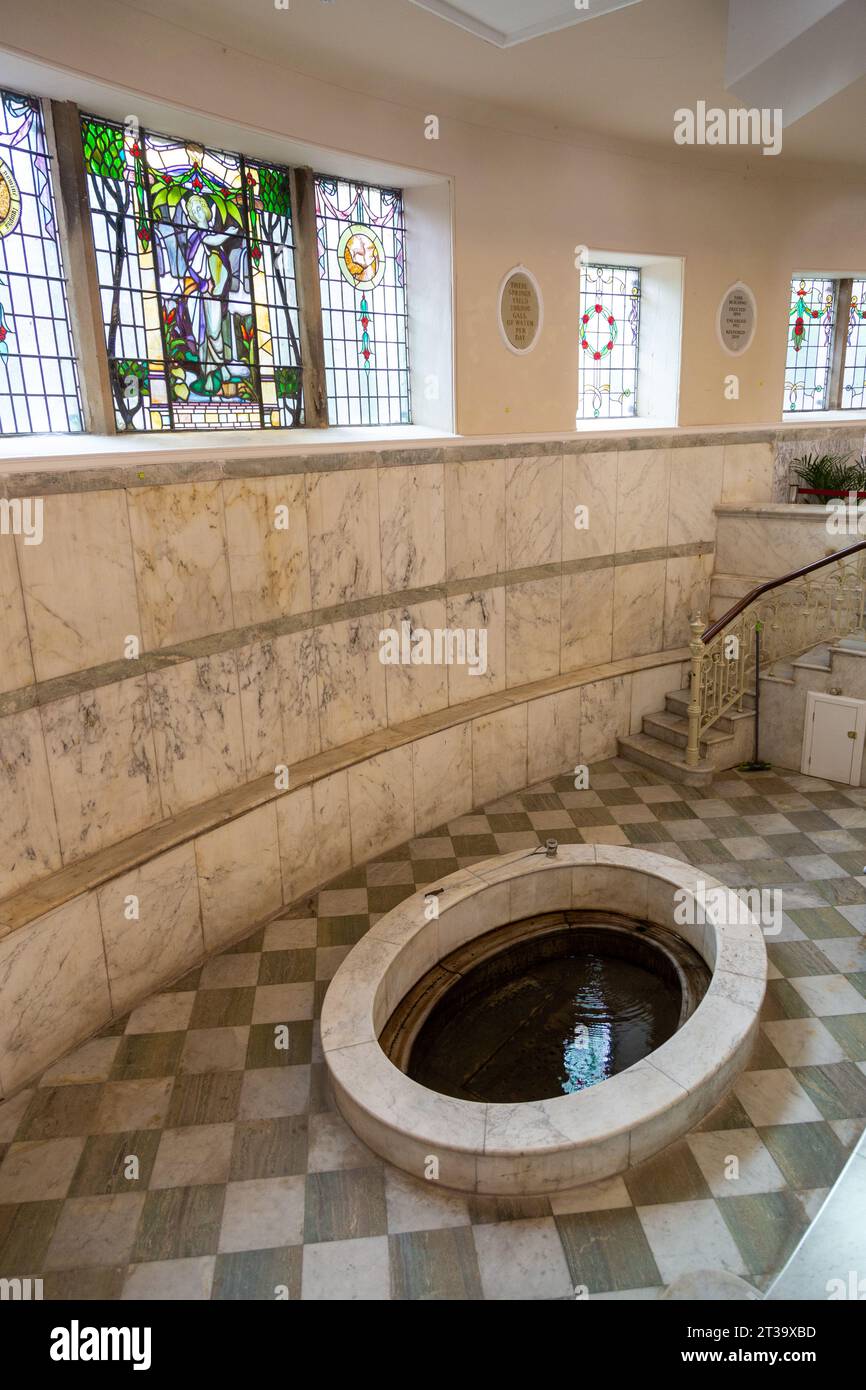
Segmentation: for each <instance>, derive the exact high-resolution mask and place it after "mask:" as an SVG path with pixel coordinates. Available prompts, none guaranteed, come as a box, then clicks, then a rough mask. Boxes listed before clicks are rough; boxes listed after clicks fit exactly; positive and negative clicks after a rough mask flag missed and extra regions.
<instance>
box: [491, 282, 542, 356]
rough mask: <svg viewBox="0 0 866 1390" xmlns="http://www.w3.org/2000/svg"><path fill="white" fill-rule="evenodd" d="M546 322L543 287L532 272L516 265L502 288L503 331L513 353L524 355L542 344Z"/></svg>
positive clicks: (500, 316)
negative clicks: (537, 344) (542, 331)
mask: <svg viewBox="0 0 866 1390" xmlns="http://www.w3.org/2000/svg"><path fill="white" fill-rule="evenodd" d="M543 322H544V302H543V300H542V297H541V288H540V286H539V284H538V281H537V280H536V278H535V276H534V275H533V273H532V271H531V270H527V269H526V266H523V265H516V266H514V268H513V269H512V270H509V272H508V274H507V275H506V276H505V278H504V279H503V281H502V284H501V285H500V286H499V332H500V333H501V334H502V341H503V342H504V343H505V346H506V347H507V348H508V349H509V351H510V352H515V353H517V355H518V356H522V355H523V354H524V353H526V352H531V351H532V349H533V348H534V347H535V344H536V343H537V342H538V338H539V334H540V333H541V326H542V323H543Z"/></svg>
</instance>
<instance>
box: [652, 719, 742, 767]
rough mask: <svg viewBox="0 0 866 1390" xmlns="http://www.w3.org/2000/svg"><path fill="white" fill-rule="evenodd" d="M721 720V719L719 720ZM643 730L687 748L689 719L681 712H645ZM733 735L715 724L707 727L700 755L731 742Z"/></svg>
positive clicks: (665, 741) (654, 736) (702, 755)
mask: <svg viewBox="0 0 866 1390" xmlns="http://www.w3.org/2000/svg"><path fill="white" fill-rule="evenodd" d="M720 722H721V721H720ZM643 732H644V733H645V734H649V736H650V738H658V739H661V740H662V741H663V742H664V743H671V744H673V745H674V746H675V747H677V748H687V747H688V742H689V721H688V719H687V718H686V717H685V715H683V714H672V713H671V711H670V710H666V709H663V710H659V711H658V713H657V714H645V715H644V717H643ZM733 739H734V735H733V734H732V733H730V732H725V731H724V730H719V729H717V728H716V727H715V726H714V727H713V728H712V729H708V730H707V732H706V733H705V734H704V736H703V738H702V739H701V757H702V758H705V757H708V756H709V750H710V749H711V748H712V747H714V746H715V745H717V744H720V743H732V742H733Z"/></svg>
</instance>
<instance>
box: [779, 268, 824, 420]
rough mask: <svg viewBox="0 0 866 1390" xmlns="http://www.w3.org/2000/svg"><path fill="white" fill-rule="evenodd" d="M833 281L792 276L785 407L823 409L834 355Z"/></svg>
mask: <svg viewBox="0 0 866 1390" xmlns="http://www.w3.org/2000/svg"><path fill="white" fill-rule="evenodd" d="M835 305H836V282H835V281H834V280H828V279H826V278H824V277H816V278H809V277H808V276H807V277H802V278H801V277H800V276H795V278H794V279H793V280H792V281H791V303H790V308H789V311H788V356H787V359H786V363H785V398H784V409H785V410H824V409H826V407H827V404H828V402H827V400H826V396H827V383H828V379H829V376H830V362H831V360H832V356H833V324H834V321H835V313H834V310H835Z"/></svg>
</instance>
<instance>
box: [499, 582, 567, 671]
mask: <svg viewBox="0 0 866 1390" xmlns="http://www.w3.org/2000/svg"><path fill="white" fill-rule="evenodd" d="M561 599H562V580H561V579H559V578H556V579H535V580H532V581H531V582H530V583H528V584H510V585H509V586H508V588H507V589H506V591H505V669H506V681H507V684H508V685H525V684H526V683H527V682H528V681H537V680H544V679H545V678H546V677H548V676H556V675H558V674H559V641H560V631H559V609H560V603H561Z"/></svg>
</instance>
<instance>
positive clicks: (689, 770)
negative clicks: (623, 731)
mask: <svg viewBox="0 0 866 1390" xmlns="http://www.w3.org/2000/svg"><path fill="white" fill-rule="evenodd" d="M617 746H618V748H619V755H620V757H621V758H626V759H627V760H628V761H629V762H633V763H638V764H639V765H640V766H641V767H646V768H650V769H651V770H652V771H653V772H660V773H661V774H662V776H664V777H667V778H669V779H671V780H672V781H674V782H682V783H684V784H685V786H687V787H705V786H707V784H708V783H709V782H711V781H712V779H713V777H715V775H716V773H717V772H718V770H719V769H718V768H716V767H715V766H714V765H713V764H712V763H711V762H709V761H708V760H707V759H706V758H701V760H700V762H698V763H697V765H696V766H694V767H690V766H689V765H688V764H687V763H686V760H685V750H684V749H680V748H677V747H675V745H674V744H672V743H663V742H662V740H661V739H658V738H650V736H649V734H630V735H629V736H628V738H618V739H617ZM680 753H682V755H683V756H681V757H680V756H678V754H680Z"/></svg>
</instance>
